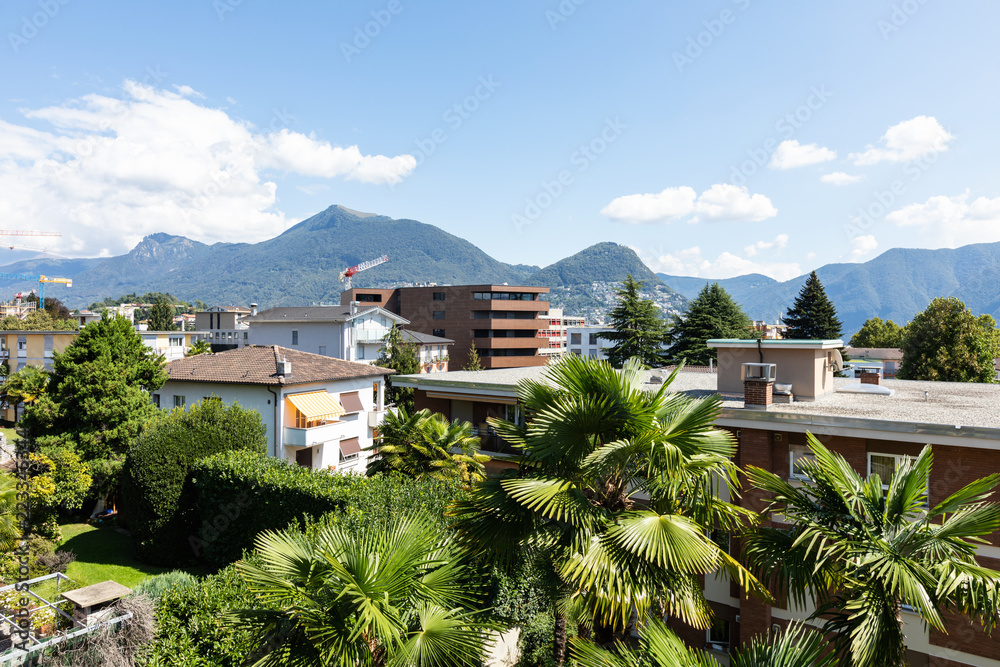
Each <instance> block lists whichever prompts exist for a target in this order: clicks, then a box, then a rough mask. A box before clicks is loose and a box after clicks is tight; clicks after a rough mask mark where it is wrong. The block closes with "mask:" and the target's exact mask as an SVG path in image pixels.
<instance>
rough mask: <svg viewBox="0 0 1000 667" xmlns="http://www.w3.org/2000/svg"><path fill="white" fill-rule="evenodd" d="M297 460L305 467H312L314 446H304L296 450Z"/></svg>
mask: <svg viewBox="0 0 1000 667" xmlns="http://www.w3.org/2000/svg"><path fill="white" fill-rule="evenodd" d="M295 462H296V463H298V464H299V465H300V466H302V467H303V468H312V467H313V450H312V447H304V448H302V449H300V450H299V451H297V452H295Z"/></svg>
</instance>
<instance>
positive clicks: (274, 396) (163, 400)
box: [152, 345, 393, 474]
mask: <svg viewBox="0 0 1000 667" xmlns="http://www.w3.org/2000/svg"><path fill="white" fill-rule="evenodd" d="M167 372H168V374H169V380H167V382H166V384H164V385H163V387H161V388H160V389H159V390H158V391H156V392H155V393H154V394H153V395H152V399H153V402H154V403H155V404H156V405H158V406H159V407H160V408H162V409H171V408H174V407H180V406H185V405H191V404H193V403H195V402H197V401H201V400H205V399H211V398H218V399H221V400H222V401H223V402H225V403H234V402H237V403H239V404H240V405H241V406H243V407H245V408H249V409H252V410H256V411H257V412H259V413H260V416H261V419H262V420H263V422H264V425H265V426H266V428H267V442H268V453H269V454H270V455H271V456H274V457H276V458H280V459H282V460H285V461H288V462H290V463H297V464H298V465H301V466H305V467H309V468H312V469H314V470H330V471H340V472H354V473H358V474H364V472H365V467H366V465H367V460H368V458H369V456H370V452H367V451H364V450H365V449H366V448H368V447H370V446H371V445H372V442H373V435H374V432H375V429H376V428H377V427H378V425H379V424H380V423H381V421H382V419H383V417H384V416H385V379H386V376H388V375H390V374H392V373H393V371H392V370H389V369H385V368H379V367H377V366H371V365H369V364H357V363H352V362H348V361H343V360H341V359H334V358H331V357H322V356H320V355H318V354H309V353H307V352H301V351H298V350H293V349H290V348H285V347H279V346H277V345H268V346H256V345H251V346H247V347H242V348H238V349H234V350H227V351H225V352H220V353H217V354H200V355H197V356H194V357H188V358H186V359H180V360H178V361H173V362H171V363H169V364H167Z"/></svg>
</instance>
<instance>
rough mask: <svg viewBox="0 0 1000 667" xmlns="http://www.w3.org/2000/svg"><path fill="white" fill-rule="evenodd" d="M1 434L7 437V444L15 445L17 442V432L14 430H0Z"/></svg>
mask: <svg viewBox="0 0 1000 667" xmlns="http://www.w3.org/2000/svg"><path fill="white" fill-rule="evenodd" d="M0 432H2V433H3V434H4V435H5V436H7V442H9V443H12V444H13V442H14V441H15V440H17V431H15V430H14V429H12V428H0Z"/></svg>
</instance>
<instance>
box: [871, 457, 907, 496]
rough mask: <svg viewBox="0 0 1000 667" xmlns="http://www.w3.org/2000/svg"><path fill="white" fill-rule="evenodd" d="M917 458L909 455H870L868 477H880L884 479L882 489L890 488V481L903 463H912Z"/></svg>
mask: <svg viewBox="0 0 1000 667" xmlns="http://www.w3.org/2000/svg"><path fill="white" fill-rule="evenodd" d="M916 458H917V457H915V456H909V455H907V454H875V453H872V452H869V453H868V475H869V476H871V475H878V476H879V477H880V478H881V479H882V488H883V489H888V488H889V480H891V479H892V475H893V473H895V472H896V468H898V467H899V464H901V463H902V462H903V461H906V460H907V459H908V460H909V461H910V462H911V463H912V462H913V461H915V460H916Z"/></svg>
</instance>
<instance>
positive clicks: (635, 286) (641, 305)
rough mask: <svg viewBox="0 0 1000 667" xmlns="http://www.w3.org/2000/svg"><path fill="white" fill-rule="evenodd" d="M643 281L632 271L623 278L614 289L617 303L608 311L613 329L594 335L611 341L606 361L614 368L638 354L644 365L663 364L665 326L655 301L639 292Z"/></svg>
mask: <svg viewBox="0 0 1000 667" xmlns="http://www.w3.org/2000/svg"><path fill="white" fill-rule="evenodd" d="M644 284H645V283H644V282H643V281H641V280H636V279H635V278H633V277H632V274H629V275H628V276H627V277H626V278H625V282H623V283H622V286H621V288H620V289H618V290H615V291H616V293H617V294H618V305H617V306H615V308H614V310H612V311H611V313H610V314H609V315H610V319H611V327H612V329H613V331H602V332H600V333H598V334H597V337H598V338H602V339H604V340H609V341H611V342H613V343H614V347H612V348H610V349H609V350H608V362H609V363H610V364H611V365H612V366H614V367H615V368H621V367H622V366H623V365H624V364H625V362H626V361H628V360H629V359H631V358H632V357H637V358H638V359H639V361H641V362H642V363H643V364H645V365H647V366H659V365H660V364H662V363H663V347H662V346H663V343H664V342H665V341H666V336H667V332H666V326H665V325H664V322H663V320H662V319H661V318H660V315H659V313H658V312H657V308H656V304H654V303H653V302H652V301H651V300H649V299H643V298H642V297H641V296H640V295H639V292H640V291H641V290H642V286H643V285H644Z"/></svg>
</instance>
